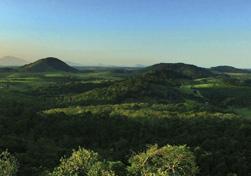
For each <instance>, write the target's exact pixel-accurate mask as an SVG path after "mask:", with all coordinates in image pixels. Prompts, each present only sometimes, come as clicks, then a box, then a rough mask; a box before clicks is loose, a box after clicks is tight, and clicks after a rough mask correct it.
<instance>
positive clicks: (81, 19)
mask: <svg viewBox="0 0 251 176" xmlns="http://www.w3.org/2000/svg"><path fill="white" fill-rule="evenodd" d="M250 16H251V2H250V1H247V0H239V1H237V0H228V1H227V0H222V1H220V2H219V1H210V0H205V1H203V2H202V1H199V0H186V1H183V0H182V1H170V0H156V1H146V0H139V1H137V2H135V1H132V0H128V1H120V0H116V1H115V0H107V1H101V0H83V1H81V0H72V1H67V0H61V1H60V0H41V1H39V2H37V1H36V2H34V1H32V0H27V1H23V0H2V1H0V21H1V28H0V44H1V48H0V57H3V56H6V55H11V56H15V57H20V58H22V59H25V60H27V61H34V60H37V59H41V58H44V57H48V56H54V57H58V58H60V59H62V60H64V61H70V62H73V63H79V64H82V65H97V64H104V65H126V66H132V65H135V64H143V65H151V64H155V63H161V62H183V63H189V64H195V65H198V66H203V67H211V66H217V65H230V66H235V67H240V68H251V59H250V58H251V52H250V49H251V30H250V29H251V25H250V24H251V18H250Z"/></svg>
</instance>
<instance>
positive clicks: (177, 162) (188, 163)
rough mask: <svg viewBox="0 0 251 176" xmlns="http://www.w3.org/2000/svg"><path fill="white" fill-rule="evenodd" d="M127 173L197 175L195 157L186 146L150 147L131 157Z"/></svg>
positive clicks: (169, 175) (148, 175)
mask: <svg viewBox="0 0 251 176" xmlns="http://www.w3.org/2000/svg"><path fill="white" fill-rule="evenodd" d="M129 162H130V163H131V166H130V167H129V169H128V170H129V173H132V175H144V176H177V175H178V176H193V175H196V174H197V173H198V167H197V166H196V163H195V157H194V155H193V153H192V152H191V151H189V148H187V147H186V146H171V145H166V146H164V147H162V148H158V146H157V145H155V146H152V147H150V148H149V149H148V150H147V151H146V152H142V153H140V154H138V155H135V156H133V157H132V158H131V159H130V161H129Z"/></svg>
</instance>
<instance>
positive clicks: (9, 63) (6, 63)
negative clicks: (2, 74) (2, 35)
mask: <svg viewBox="0 0 251 176" xmlns="http://www.w3.org/2000/svg"><path fill="white" fill-rule="evenodd" d="M25 64H28V61H26V60H24V59H21V58H18V57H14V56H5V57H2V58H0V67H14V66H23V65H25Z"/></svg>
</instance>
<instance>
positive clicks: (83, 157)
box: [49, 148, 115, 176]
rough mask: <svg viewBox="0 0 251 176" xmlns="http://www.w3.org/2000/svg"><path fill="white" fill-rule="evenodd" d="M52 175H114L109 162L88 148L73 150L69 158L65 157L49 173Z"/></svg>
mask: <svg viewBox="0 0 251 176" xmlns="http://www.w3.org/2000/svg"><path fill="white" fill-rule="evenodd" d="M49 175H50V176H64V175H67V176H78V175H79V176H81V175H86V176H114V175H115V172H114V171H112V170H111V169H110V168H109V163H108V162H106V161H101V159H100V156H99V155H98V154H97V153H95V152H93V151H89V150H86V149H82V148H80V149H79V150H78V151H73V153H72V155H71V156H70V157H69V158H63V159H61V161H60V165H59V166H58V167H57V168H55V169H54V171H53V172H52V173H51V174H49Z"/></svg>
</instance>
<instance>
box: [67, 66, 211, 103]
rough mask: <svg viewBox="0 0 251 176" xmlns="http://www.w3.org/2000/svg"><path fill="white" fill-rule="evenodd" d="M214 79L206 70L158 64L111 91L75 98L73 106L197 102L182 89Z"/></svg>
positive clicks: (101, 91)
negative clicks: (187, 99)
mask: <svg viewBox="0 0 251 176" xmlns="http://www.w3.org/2000/svg"><path fill="white" fill-rule="evenodd" d="M211 75H214V74H213V73H211V72H210V71H208V70H207V69H204V68H200V67H196V66H193V65H187V64H157V65H153V66H150V67H147V68H145V69H143V71H142V70H141V71H140V72H139V73H137V74H136V75H134V76H131V77H129V78H127V79H125V80H123V81H119V82H115V83H113V84H112V85H110V86H109V87H105V88H99V89H94V90H91V91H89V92H85V93H82V94H78V95H76V96H74V97H73V98H70V99H71V100H72V99H73V100H74V101H71V103H74V104H75V103H80V104H89V103H92V102H96V103H97V102H98V103H108V102H109V103H121V102H132V101H137V102H138V101H158V102H160V101H161V102H179V101H183V100H185V99H186V98H189V99H194V98H198V97H195V96H194V95H193V94H190V95H187V94H186V93H184V92H182V91H180V86H182V85H183V84H185V83H186V84H189V83H190V82H191V81H193V79H196V78H206V77H209V76H211ZM188 96H189V97H188Z"/></svg>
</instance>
